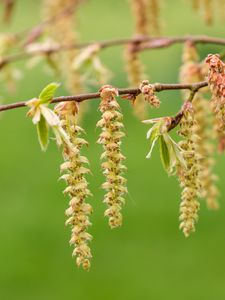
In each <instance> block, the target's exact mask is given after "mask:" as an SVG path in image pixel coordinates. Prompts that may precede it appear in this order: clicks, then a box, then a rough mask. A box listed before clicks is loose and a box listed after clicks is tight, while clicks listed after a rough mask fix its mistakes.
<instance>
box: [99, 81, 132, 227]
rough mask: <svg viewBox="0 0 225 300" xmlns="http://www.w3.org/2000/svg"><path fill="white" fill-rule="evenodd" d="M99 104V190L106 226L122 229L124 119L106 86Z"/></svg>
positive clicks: (101, 93) (101, 92) (113, 93)
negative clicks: (102, 176)
mask: <svg viewBox="0 0 225 300" xmlns="http://www.w3.org/2000/svg"><path fill="white" fill-rule="evenodd" d="M100 96H101V103H100V106H99V110H100V111H101V113H102V118H101V120H100V121H99V122H98V123H97V127H101V129H102V132H101V134H100V136H99V139H98V143H99V144H101V145H102V146H103V149H104V152H103V154H102V156H101V159H103V160H104V162H103V163H102V164H101V167H102V169H103V173H104V175H105V178H106V181H105V183H103V185H102V188H103V189H104V190H106V194H105V196H104V203H106V205H107V209H106V211H105V216H107V217H108V218H109V226H110V227H111V228H115V227H118V226H121V225H122V214H121V209H122V206H123V204H124V202H125V199H124V194H126V193H127V188H126V179H125V178H124V177H123V172H124V171H125V170H126V167H125V166H124V165H123V161H124V159H125V157H124V156H123V154H122V153H121V149H120V147H121V139H122V138H123V137H124V135H125V134H124V132H123V131H122V129H123V127H124V126H123V123H122V119H123V115H122V113H121V112H120V107H119V104H118V102H117V101H116V98H115V96H117V90H116V89H115V88H114V87H112V86H110V85H105V86H103V87H102V88H101V90H100Z"/></svg>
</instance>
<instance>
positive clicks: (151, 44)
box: [0, 35, 225, 68]
mask: <svg viewBox="0 0 225 300" xmlns="http://www.w3.org/2000/svg"><path fill="white" fill-rule="evenodd" d="M187 40H190V41H192V42H193V43H196V44H197V43H198V44H217V45H224V46H225V39H222V38H215V37H208V36H204V35H203V36H202V35H200V36H189V35H188V36H180V37H157V38H152V37H150V36H145V37H134V38H124V39H115V40H106V41H93V42H87V43H81V44H71V45H58V46H55V45H54V46H52V47H47V48H45V49H44V48H40V49H37V50H34V51H32V52H26V51H23V52H18V53H15V54H12V55H8V56H5V57H2V58H1V64H0V68H1V67H3V66H5V65H6V64H9V63H11V62H14V61H18V60H23V59H27V58H29V57H32V56H34V55H46V54H52V53H56V52H60V51H69V50H72V49H74V48H76V49H81V48H85V47H87V46H90V45H93V44H97V45H99V46H100V49H105V48H108V47H113V46H119V45H125V44H130V43H135V44H137V47H136V48H135V49H136V51H143V50H148V49H156V48H166V47H169V46H171V45H174V44H178V43H184V42H185V41H187Z"/></svg>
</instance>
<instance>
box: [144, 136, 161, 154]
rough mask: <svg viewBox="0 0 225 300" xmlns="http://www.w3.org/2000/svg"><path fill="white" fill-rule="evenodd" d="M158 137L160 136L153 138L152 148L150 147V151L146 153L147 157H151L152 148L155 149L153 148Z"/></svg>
mask: <svg viewBox="0 0 225 300" xmlns="http://www.w3.org/2000/svg"><path fill="white" fill-rule="evenodd" d="M158 137H159V136H156V137H155V139H153V140H152V143H151V148H150V151H149V152H148V154H147V155H146V158H151V155H152V150H153V148H154V146H155V143H156V141H157V140H158Z"/></svg>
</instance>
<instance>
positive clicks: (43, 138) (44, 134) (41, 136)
mask: <svg viewBox="0 0 225 300" xmlns="http://www.w3.org/2000/svg"><path fill="white" fill-rule="evenodd" d="M48 131H49V128H48V125H47V122H46V120H45V118H44V117H43V116H41V118H40V121H39V122H38V123H37V134H38V140H39V143H40V145H41V149H42V150H43V151H46V150H47V147H48V141H49V138H48Z"/></svg>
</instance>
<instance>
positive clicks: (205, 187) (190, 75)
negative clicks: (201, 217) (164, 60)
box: [180, 41, 218, 209]
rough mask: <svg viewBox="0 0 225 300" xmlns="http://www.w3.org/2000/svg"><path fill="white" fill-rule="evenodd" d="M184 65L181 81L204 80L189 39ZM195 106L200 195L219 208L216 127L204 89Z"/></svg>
mask: <svg viewBox="0 0 225 300" xmlns="http://www.w3.org/2000/svg"><path fill="white" fill-rule="evenodd" d="M182 62H183V65H182V67H181V71H180V81H181V83H184V82H185V83H193V82H196V81H202V80H203V76H202V68H201V64H200V63H199V56H198V53H197V49H196V47H195V45H194V44H193V43H192V42H190V41H187V42H186V43H185V44H184V49H183V56H182ZM182 94H183V96H184V99H187V97H188V94H187V92H184V91H183V93H182ZM193 108H194V111H195V120H196V124H197V126H195V127H194V128H193V130H194V131H195V133H196V134H197V135H198V136H199V137H200V139H199V141H198V143H197V144H196V151H197V153H198V155H199V157H200V158H201V159H200V168H199V179H200V182H201V192H200V196H201V197H202V198H205V199H206V203H207V207H208V208H209V209H216V208H218V201H217V197H218V189H217V187H216V184H215V181H216V178H217V177H216V175H215V174H214V173H213V167H214V165H215V160H214V157H213V153H214V145H213V143H212V138H213V137H214V129H213V126H212V116H211V111H210V107H209V103H208V100H207V99H205V97H204V92H203V91H198V93H197V94H196V95H195V97H194V100H193Z"/></svg>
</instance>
